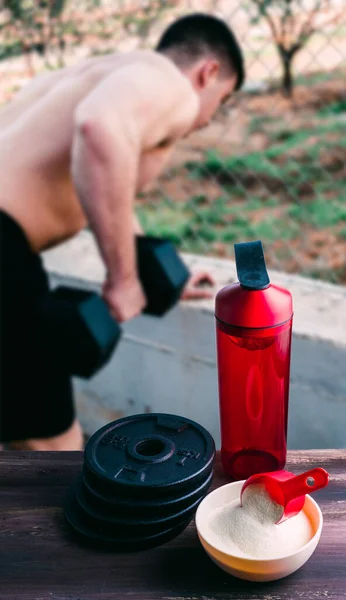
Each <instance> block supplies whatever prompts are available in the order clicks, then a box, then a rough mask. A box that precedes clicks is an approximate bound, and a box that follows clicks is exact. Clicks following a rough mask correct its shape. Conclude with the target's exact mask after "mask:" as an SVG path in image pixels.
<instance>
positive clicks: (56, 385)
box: [0, 211, 75, 442]
mask: <svg viewBox="0 0 346 600" xmlns="http://www.w3.org/2000/svg"><path fill="white" fill-rule="evenodd" d="M48 291H49V284H48V277H47V274H46V272H45V270H44V268H43V266H42V261H41V258H40V257H39V256H38V255H37V254H35V253H34V252H33V251H32V250H31V247H30V245H29V243H28V240H27V238H26V236H25V234H24V232H23V230H22V229H21V228H20V226H19V225H18V224H17V223H16V222H15V221H14V220H13V219H12V218H11V217H10V216H8V215H7V214H6V213H5V212H3V211H0V442H9V441H15V440H24V439H32V438H47V437H52V436H55V435H58V434H60V433H62V432H64V431H66V429H68V428H69V427H70V425H71V424H72V422H73V420H74V418H75V413H74V404H73V394H72V384H71V378H70V377H69V376H68V375H66V373H63V372H61V369H60V368H59V365H58V364H57V361H53V360H51V359H50V358H49V357H48V356H47V353H46V352H45V349H44V347H43V345H42V343H41V342H40V333H39V327H38V312H37V308H38V302H39V300H40V298H41V297H42V295H44V294H46V293H47V292H48Z"/></svg>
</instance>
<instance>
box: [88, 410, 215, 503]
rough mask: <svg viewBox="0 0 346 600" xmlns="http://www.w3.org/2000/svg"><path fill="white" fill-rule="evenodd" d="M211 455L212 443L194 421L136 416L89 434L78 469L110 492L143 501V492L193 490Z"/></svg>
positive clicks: (209, 465) (148, 415) (159, 416)
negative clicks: (110, 490) (127, 495)
mask: <svg viewBox="0 0 346 600" xmlns="http://www.w3.org/2000/svg"><path fill="white" fill-rule="evenodd" d="M214 456H215V444H214V440H213V438H212V436H211V435H210V433H208V431H207V430H206V429H204V427H202V426H201V425H199V424H198V423H195V422H194V421H192V420H191V419H186V418H184V417H179V416H176V415H170V414H161V413H153V414H144V415H143V414H141V415H134V416H131V417H125V418H123V419H119V420H118V421H114V422H113V423H110V424H108V425H105V426H104V427H102V428H101V429H100V430H99V431H97V432H96V433H94V435H93V436H92V437H91V438H90V440H89V441H88V443H87V445H86V448H85V451H84V467H85V468H86V469H87V470H89V471H90V472H91V473H93V474H94V475H96V477H98V478H100V479H101V480H103V481H104V482H107V483H109V486H110V488H112V487H113V486H114V487H116V488H117V489H119V491H120V490H122V491H123V492H124V491H126V493H127V494H129V493H130V491H131V494H134V495H135V494H136V495H137V494H138V495H139V496H141V497H143V494H144V493H145V491H147V492H148V491H149V492H150V491H153V490H155V491H156V492H157V491H159V490H163V491H164V493H175V491H177V490H178V489H180V488H184V486H193V485H194V484H196V486H197V483H196V482H197V481H200V480H201V479H203V478H205V475H206V473H207V472H208V470H210V468H211V465H212V464H213V460H214ZM168 490H169V492H168ZM190 490H191V488H190Z"/></svg>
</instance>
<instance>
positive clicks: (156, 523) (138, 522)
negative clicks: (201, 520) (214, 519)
mask: <svg viewBox="0 0 346 600" xmlns="http://www.w3.org/2000/svg"><path fill="white" fill-rule="evenodd" d="M74 492H75V499H76V502H77V504H78V506H79V508H80V509H81V510H82V511H83V513H84V514H85V517H86V518H88V519H90V521H91V522H95V524H96V525H97V522H99V524H100V525H102V524H103V525H107V527H108V528H109V531H114V532H115V533H116V535H121V536H124V537H127V536H128V535H130V536H131V535H133V534H134V535H136V536H138V535H141V536H144V535H151V534H154V533H155V532H159V531H162V530H166V529H171V528H172V527H175V526H176V525H179V524H180V523H183V522H184V521H186V520H187V519H188V518H190V517H191V516H192V515H194V513H195V512H196V510H197V507H198V505H199V503H200V502H201V501H202V499H203V497H204V495H202V496H199V497H198V498H196V499H195V500H194V501H193V502H192V503H191V504H190V505H188V506H187V507H185V508H184V509H183V510H181V511H180V512H178V513H175V512H172V513H171V514H169V515H165V516H164V517H160V516H156V518H155V517H153V516H152V517H151V518H141V517H140V516H138V515H137V514H136V513H134V514H133V516H130V515H123V514H122V513H119V511H116V510H114V509H113V510H108V511H107V510H105V509H100V508H99V507H96V506H95V505H93V504H92V503H91V502H90V497H88V495H87V494H86V493H85V489H84V486H83V484H82V482H81V481H80V482H78V483H77V484H76V485H75V487H74Z"/></svg>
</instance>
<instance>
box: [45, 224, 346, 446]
mask: <svg viewBox="0 0 346 600" xmlns="http://www.w3.org/2000/svg"><path fill="white" fill-rule="evenodd" d="M184 258H185V260H186V262H187V263H188V264H189V265H190V267H191V269H192V270H205V269H209V270H211V271H212V272H213V273H214V274H215V276H216V278H217V281H218V285H217V289H219V288H220V287H222V285H225V284H226V283H227V282H229V281H234V280H235V278H236V273H235V266H234V263H233V262H232V261H226V260H214V259H203V258H200V257H195V256H188V255H184ZM45 262H46V266H47V268H48V269H49V271H50V273H51V279H52V284H53V285H56V284H57V283H61V282H63V283H65V284H66V283H68V284H71V285H76V286H80V287H82V286H83V287H86V288H91V289H96V290H98V289H100V284H101V282H102V280H103V275H104V271H103V267H102V264H101V261H100V259H99V256H98V253H97V251H96V249H95V246H94V244H93V240H92V238H91V236H89V235H88V234H87V233H86V232H84V233H83V234H82V235H81V236H80V237H79V238H78V239H76V240H74V241H72V242H69V243H68V244H66V245H65V246H64V247H61V248H60V249H58V250H54V251H51V252H48V253H47V254H46V256H45ZM270 275H271V278H272V281H273V282H275V283H279V284H280V285H284V286H285V287H288V288H289V289H290V291H291V292H292V294H293V301H294V309H295V317H294V328H293V347H292V369H291V386H290V410H289V439H288V443H289V447H290V448H345V447H346V289H345V288H343V287H338V286H333V285H329V284H323V283H321V282H314V281H311V280H307V279H304V278H300V277H297V276H288V275H285V274H282V273H270ZM213 305H214V302H213V301H203V302H193V303H181V304H180V305H179V306H178V307H176V308H175V309H174V310H172V311H171V312H170V313H169V314H168V315H167V316H166V317H165V318H163V319H155V318H153V317H148V316H141V317H138V318H137V319H135V320H133V321H131V322H129V323H127V324H125V326H124V335H123V338H122V340H121V342H120V344H119V346H118V348H117V350H116V352H115V354H114V355H113V357H112V360H111V361H110V363H109V364H108V365H107V366H106V367H105V368H104V369H103V370H102V371H101V372H99V373H98V374H97V375H96V376H95V377H94V378H93V379H92V380H89V381H84V380H75V390H76V402H77V407H78V414H79V417H80V419H81V421H82V423H83V426H84V429H85V431H86V432H87V433H88V434H91V433H93V432H94V431H95V430H96V429H98V428H99V427H100V426H102V425H104V424H105V423H108V422H110V421H112V420H114V419H117V418H119V417H120V416H123V415H129V414H135V413H142V412H152V411H162V412H171V413H175V414H180V415H184V416H187V417H190V418H192V419H195V420H197V421H198V422H200V423H201V424H202V425H204V426H205V427H206V428H207V429H208V430H209V431H210V432H211V433H212V435H213V436H214V437H215V440H216V443H217V445H219V415H218V393H217V373H216V358H215V329H214V316H213Z"/></svg>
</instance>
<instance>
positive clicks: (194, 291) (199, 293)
mask: <svg viewBox="0 0 346 600" xmlns="http://www.w3.org/2000/svg"><path fill="white" fill-rule="evenodd" d="M215 283H216V281H215V279H214V277H212V275H210V273H207V272H202V273H194V274H193V275H191V277H190V279H189V281H188V282H187V284H186V286H185V288H184V291H183V293H182V295H181V300H197V299H200V298H212V297H213V296H214V292H213V291H212V290H208V289H206V288H204V287H201V286H202V285H203V284H206V285H208V286H209V287H213V286H214V285H215Z"/></svg>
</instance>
